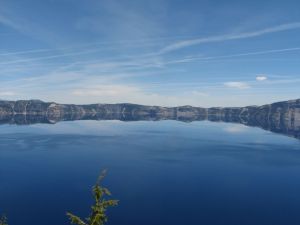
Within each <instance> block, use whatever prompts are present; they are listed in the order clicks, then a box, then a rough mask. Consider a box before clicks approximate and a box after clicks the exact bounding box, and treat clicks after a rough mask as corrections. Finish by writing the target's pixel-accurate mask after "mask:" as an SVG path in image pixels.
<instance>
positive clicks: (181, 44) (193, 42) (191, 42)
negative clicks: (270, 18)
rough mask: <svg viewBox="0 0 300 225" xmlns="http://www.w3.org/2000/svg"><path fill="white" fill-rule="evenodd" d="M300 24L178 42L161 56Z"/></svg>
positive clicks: (286, 28)
mask: <svg viewBox="0 0 300 225" xmlns="http://www.w3.org/2000/svg"><path fill="white" fill-rule="evenodd" d="M299 28H300V22H295V23H288V24H282V25H279V26H275V27H270V28H266V29H262V30H257V31H252V32H246V33H239V34H227V35H220V36H212V37H207V38H198V39H191V40H184V41H180V42H176V43H174V44H171V45H168V46H166V47H165V48H163V49H161V51H160V52H159V53H160V54H164V53H168V52H172V51H176V50H179V49H182V48H186V47H190V46H194V45H199V44H204V43H211V42H222V41H229V40H236V39H246V38H252V37H258V36H262V35H266V34H270V33H276V32H281V31H287V30H293V29H299Z"/></svg>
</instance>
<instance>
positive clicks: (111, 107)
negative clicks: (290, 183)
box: [0, 99, 300, 138]
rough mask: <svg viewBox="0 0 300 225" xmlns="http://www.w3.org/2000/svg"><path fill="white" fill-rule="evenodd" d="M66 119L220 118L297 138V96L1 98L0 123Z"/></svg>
mask: <svg viewBox="0 0 300 225" xmlns="http://www.w3.org/2000/svg"><path fill="white" fill-rule="evenodd" d="M68 120H121V121H138V120H179V121H186V122H189V121H200V120H209V121H223V122H232V123H242V124H245V125H247V126H258V127H261V128H263V129H266V130H271V131H273V132H278V133H284V134H287V135H291V136H295V137H297V138H300V99H296V100H290V101H283V102H277V103H273V104H269V105H262V106H246V107H212V108H202V107H193V106H179V107H161V106H146V105H137V104H128V103H124V104H90V105H72V104H58V103H55V102H43V101H40V100H20V101H0V123H2V124H3V123H10V124H31V123H57V122H59V121H68Z"/></svg>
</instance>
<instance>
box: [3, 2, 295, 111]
mask: <svg viewBox="0 0 300 225" xmlns="http://www.w3.org/2000/svg"><path fill="white" fill-rule="evenodd" d="M299 8H300V2H299V1H290V0H286V1H276V0H273V1H271V0H268V1H258V0H253V1H242V0H239V1H234V0H228V1H213V0H207V1H201V0H185V1H184V0H152V1H148V0H147V1H146V0H85V1H82V0H43V1H41V0H0V99H10V100H15V99H41V100H44V101H56V102H60V103H77V104H88V103H120V102H131V103H139V104H148V105H166V106H176V105H195V106H205V107H207V106H244V105H260V104H265V103H271V102H275V101H281V100H288V99H295V98H299V97H300V90H299V85H300V66H299V65H300V13H299Z"/></svg>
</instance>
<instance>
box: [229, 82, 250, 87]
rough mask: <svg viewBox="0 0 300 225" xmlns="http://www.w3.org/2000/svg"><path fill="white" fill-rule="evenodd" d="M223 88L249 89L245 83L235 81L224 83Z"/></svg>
mask: <svg viewBox="0 0 300 225" xmlns="http://www.w3.org/2000/svg"><path fill="white" fill-rule="evenodd" d="M224 86H225V87H228V88H235V89H249V88H250V85H249V84H248V83H246V82H237V81H232V82H226V83H224Z"/></svg>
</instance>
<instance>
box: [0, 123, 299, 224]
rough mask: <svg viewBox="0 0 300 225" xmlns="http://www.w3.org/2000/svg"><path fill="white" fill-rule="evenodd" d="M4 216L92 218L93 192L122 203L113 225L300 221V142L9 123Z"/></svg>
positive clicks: (262, 133)
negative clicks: (102, 190)
mask: <svg viewBox="0 0 300 225" xmlns="http://www.w3.org/2000/svg"><path fill="white" fill-rule="evenodd" d="M0 160H1V161H0V162H1V163H0V179H1V184H0V212H5V213H6V215H7V216H8V218H9V222H10V223H9V224H10V225H25V224H28V225H29V224H30V225H35V224H36V225H65V224H69V222H68V219H67V217H66V215H65V214H66V212H67V211H70V212H72V213H74V214H76V215H79V216H81V217H83V218H85V217H86V216H88V214H89V210H90V205H91V204H92V202H93V199H92V194H91V187H92V186H93V185H94V183H95V181H96V179H97V176H98V175H99V174H100V171H101V170H103V169H105V168H107V169H108V174H107V177H106V179H105V181H104V185H105V186H106V187H108V188H109V189H110V190H111V192H112V193H113V197H114V198H116V199H119V200H120V204H119V206H118V207H115V208H111V209H110V210H109V222H108V224H109V225H201V224H203V225H221V224H222V225H247V224H249V225H253V224H259V225H267V224H270V225H281V224H282V225H287V224H288V225H294V224H300V194H299V190H300V140H299V139H296V138H293V137H288V136H285V135H283V134H276V133H271V132H270V131H266V130H263V129H261V128H258V127H247V126H245V125H242V124H233V123H223V122H209V121H194V122H188V123H187V122H180V121H135V122H122V121H117V120H112V121H89V120H87V121H68V122H60V123H57V124H32V125H27V126H26V125H22V126H19V125H10V124H4V125H1V126H0Z"/></svg>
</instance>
